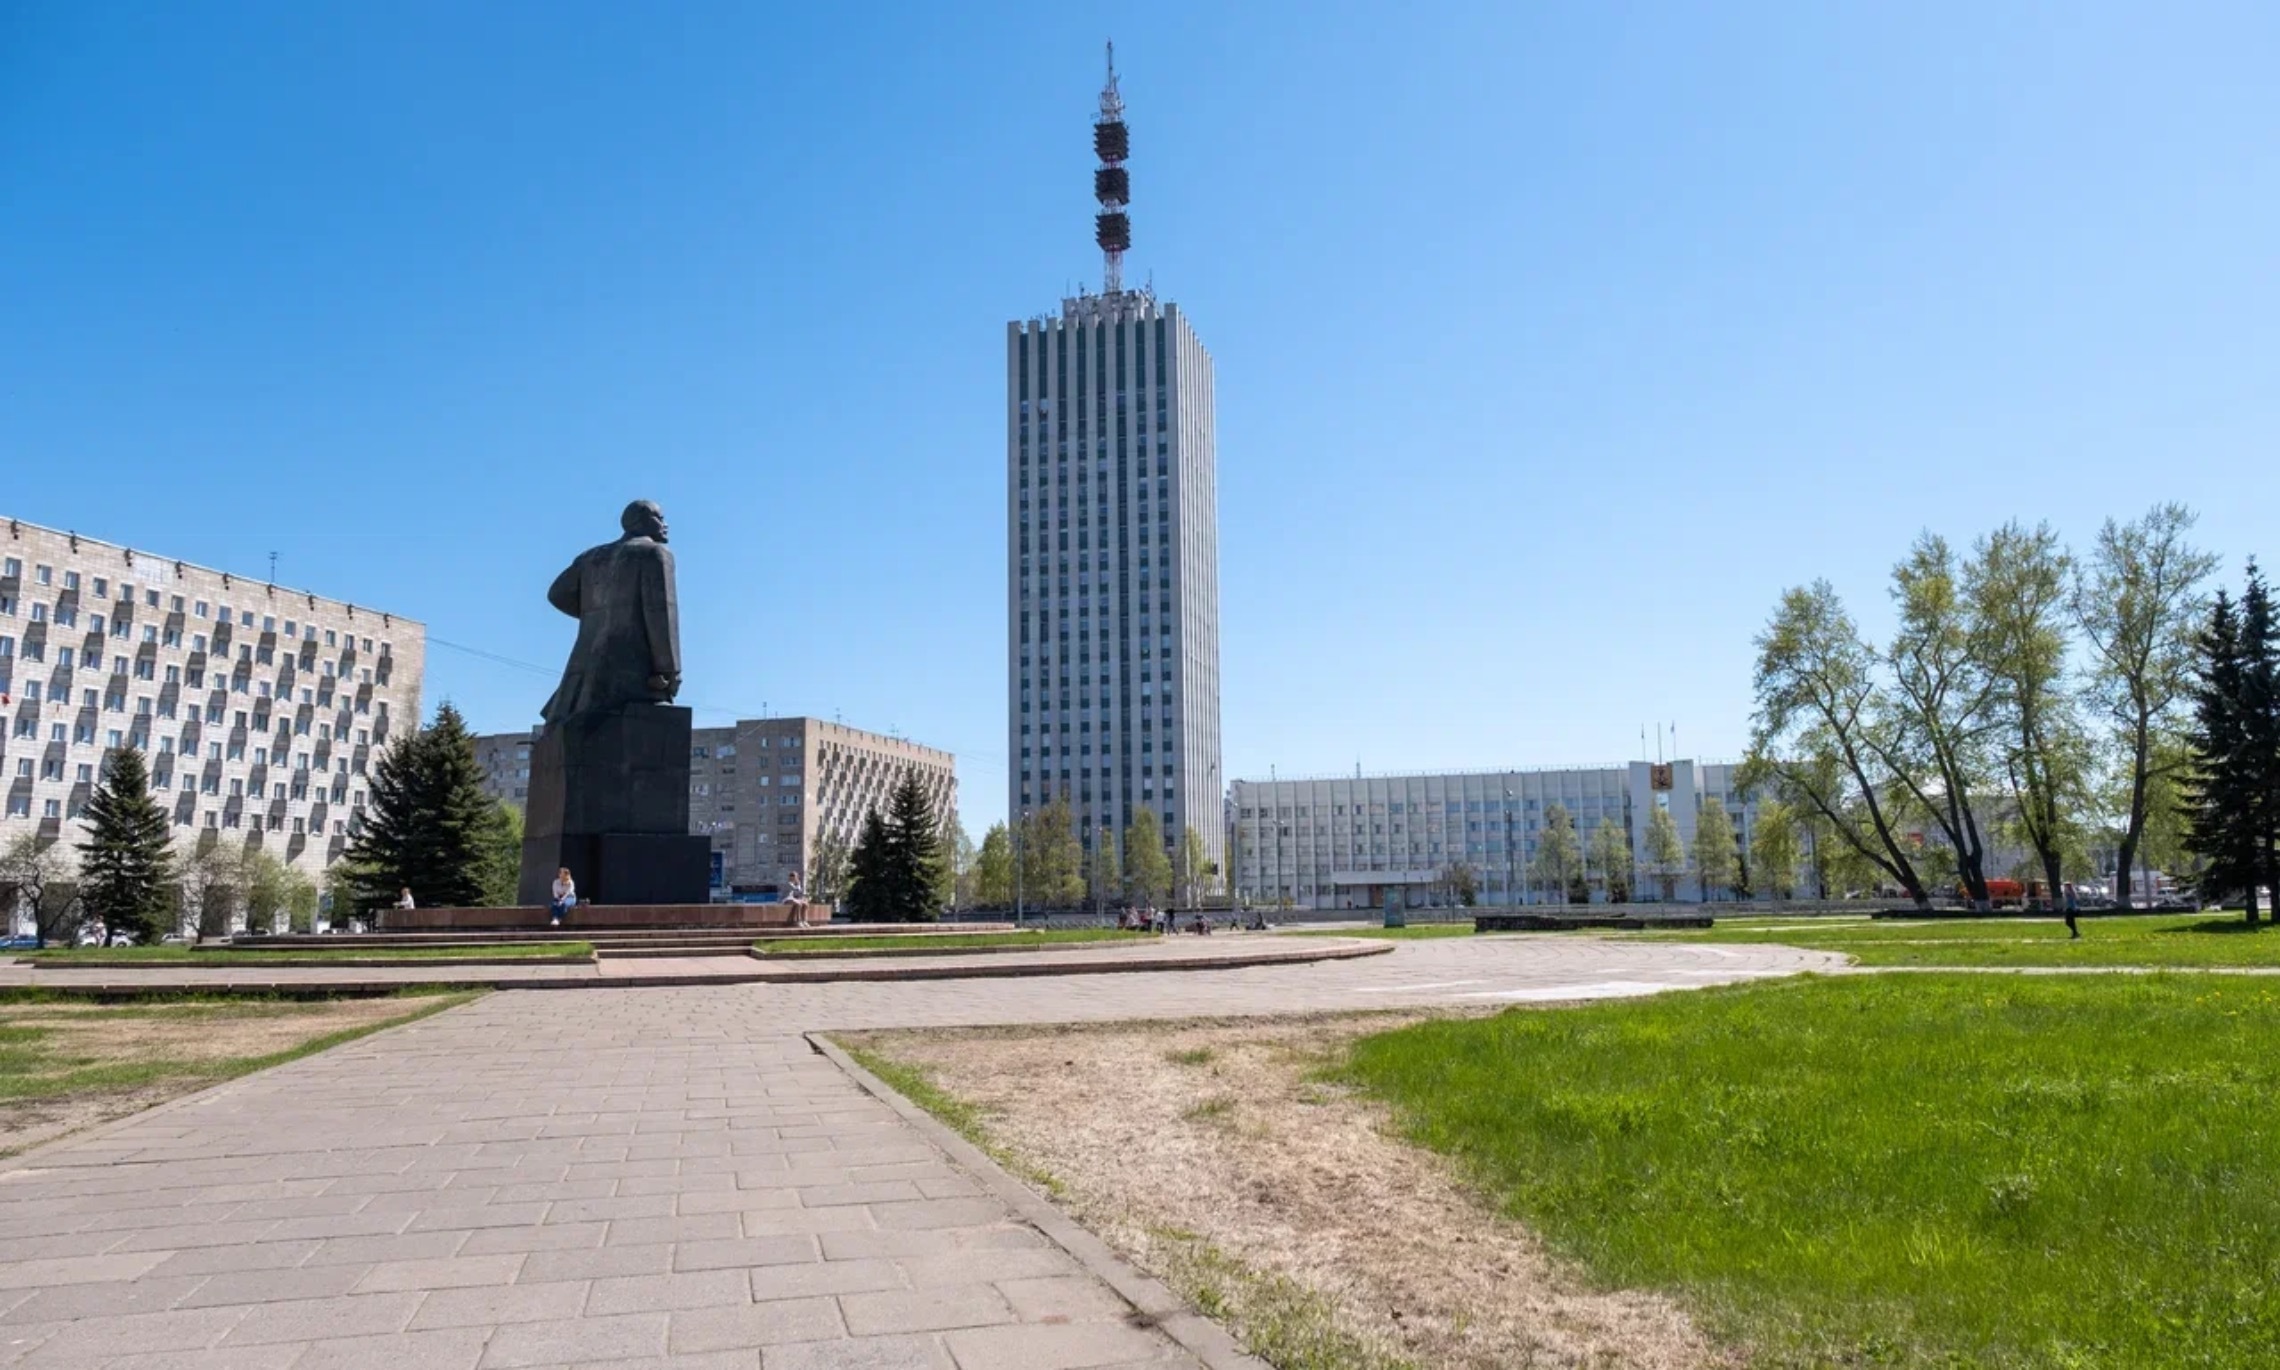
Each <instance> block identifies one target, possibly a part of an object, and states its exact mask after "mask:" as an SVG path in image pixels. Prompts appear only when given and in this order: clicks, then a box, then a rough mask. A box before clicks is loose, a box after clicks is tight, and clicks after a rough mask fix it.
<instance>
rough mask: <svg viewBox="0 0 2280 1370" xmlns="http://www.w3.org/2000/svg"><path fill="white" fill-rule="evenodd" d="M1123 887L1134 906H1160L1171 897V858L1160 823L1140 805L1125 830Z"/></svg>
mask: <svg viewBox="0 0 2280 1370" xmlns="http://www.w3.org/2000/svg"><path fill="white" fill-rule="evenodd" d="M1124 867H1125V869H1124V887H1125V888H1126V889H1127V890H1129V891H1131V894H1132V901H1133V902H1134V903H1136V904H1147V905H1156V904H1161V903H1163V902H1164V901H1165V900H1166V899H1167V898H1168V897H1169V896H1170V894H1171V889H1172V859H1171V857H1170V855H1169V854H1168V853H1166V852H1165V850H1164V828H1163V824H1162V823H1161V822H1159V821H1158V820H1157V818H1156V811H1155V810H1154V809H1152V808H1149V807H1147V806H1146V805H1142V806H1141V807H1140V808H1138V809H1135V810H1133V812H1132V824H1131V826H1129V827H1127V828H1126V829H1125V830H1124Z"/></svg>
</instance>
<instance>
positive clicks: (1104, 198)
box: [1093, 42, 1132, 295]
mask: <svg viewBox="0 0 2280 1370" xmlns="http://www.w3.org/2000/svg"><path fill="white" fill-rule="evenodd" d="M1093 151H1094V153H1096V154H1097V155H1098V156H1099V157H1100V165H1099V166H1098V167H1095V168H1094V169H1093V198H1094V199H1096V200H1098V201H1100V213H1099V214H1098V215H1096V216H1094V218H1093V241H1095V242H1097V243H1099V244H1100V251H1101V258H1102V265H1101V277H1100V293H1101V294H1103V295H1118V294H1122V293H1123V291H1124V254H1125V252H1126V251H1127V250H1129V249H1130V248H1131V246H1132V216H1131V215H1129V214H1127V213H1125V212H1124V211H1125V206H1127V205H1129V204H1130V203H1131V202H1132V177H1131V175H1130V173H1128V172H1126V171H1125V169H1124V159H1125V158H1126V157H1128V156H1130V155H1131V152H1132V134H1131V131H1130V130H1129V129H1127V128H1126V127H1125V126H1124V97H1123V95H1121V94H1119V93H1118V91H1117V89H1116V44H1115V43H1113V42H1112V43H1110V44H1109V45H1108V84H1107V85H1104V86H1102V87H1101V88H1100V117H1098V118H1096V119H1094V120H1093Z"/></svg>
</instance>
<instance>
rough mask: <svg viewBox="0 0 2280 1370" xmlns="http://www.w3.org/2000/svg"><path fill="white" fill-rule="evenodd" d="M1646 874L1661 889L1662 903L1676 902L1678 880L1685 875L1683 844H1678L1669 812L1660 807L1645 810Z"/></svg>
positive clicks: (1676, 831)
mask: <svg viewBox="0 0 2280 1370" xmlns="http://www.w3.org/2000/svg"><path fill="white" fill-rule="evenodd" d="M1647 874H1648V875H1650V876H1652V877H1653V878H1654V881H1655V883H1656V884H1657V885H1658V886H1660V887H1661V891H1662V900H1663V902H1664V903H1666V904H1667V903H1669V902H1671V901H1672V900H1674V899H1676V898H1678V881H1679V877H1681V876H1683V875H1685V874H1686V844H1685V843H1684V842H1681V841H1679V838H1678V824H1677V822H1675V821H1674V820H1673V819H1672V818H1671V816H1670V810H1669V809H1666V808H1664V807H1663V806H1662V805H1660V804H1655V805H1651V806H1649V808H1648V810H1647Z"/></svg>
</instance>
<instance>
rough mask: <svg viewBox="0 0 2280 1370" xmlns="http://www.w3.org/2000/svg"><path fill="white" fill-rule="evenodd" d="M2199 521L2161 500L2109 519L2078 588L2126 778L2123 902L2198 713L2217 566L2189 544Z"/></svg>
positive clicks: (2095, 688)
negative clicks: (2206, 615) (2197, 681)
mask: <svg viewBox="0 0 2280 1370" xmlns="http://www.w3.org/2000/svg"><path fill="white" fill-rule="evenodd" d="M2193 523H2194V517H2193V513H2192V511H2191V510H2189V509H2187V508H2185V507H2184V506H2183V505H2181V504H2160V505H2156V506H2154V507H2153V508H2152V509H2151V510H2149V511H2148V512H2147V513H2146V514H2145V515H2144V516H2143V517H2141V518H2139V519H2137V520H2136V521H2134V522H2131V523H2126V524H2123V523H2116V522H2115V521H2114V520H2112V519H2108V520H2106V524H2105V526H2104V527H2103V528H2101V529H2099V531H2098V541H2097V543H2096V545H2095V546H2094V547H2093V548H2092V549H2091V551H2090V555H2089V556H2088V557H2087V558H2086V559H2085V560H2084V561H2083V562H2082V564H2081V565H2080V566H2079V567H2078V568H2077V569H2076V572H2075V575H2074V580H2073V585H2072V594H2071V608H2072V612H2073V615H2074V620H2075V622H2076V623H2078V624H2079V625H2080V626H2081V628H2082V636H2083V638H2084V640H2085V641H2086V642H2087V643H2088V645H2089V657H2090V679H2089V689H2088V697H2089V700H2090V702H2091V704H2092V705H2093V706H2094V707H2095V708H2096V709H2097V711H2098V713H2099V715H2100V717H2101V718H2102V719H2103V720H2104V722H2105V724H2106V728H2107V734H2108V735H2107V739H2106V741H2107V745H2108V747H2109V748H2110V750H2111V751H2112V752H2113V753H2114V754H2115V755H2116V756H2117V758H2118V765H2117V770H2118V771H2119V773H2120V777H2121V782H2122V783H2121V786H2120V790H2121V793H2120V795H2119V796H2118V797H2119V799H2120V803H2119V805H2118V810H2119V815H2120V823H2119V825H2118V826H2119V829H2120V831H2119V833H2118V834H2117V836H2116V840H2115V843H2114V866H2115V873H2116V879H2115V882H2114V901H2115V902H2116V903H2117V904H2119V905H2121V906H2122V907H2123V908H2128V907H2130V904H2131V880H2130V870H2131V866H2132V863H2133V862H2134V861H2135V860H2136V857H2137V853H2138V848H2139V847H2140V846H2141V845H2142V844H2143V843H2144V842H2145V840H2146V834H2147V828H2148V826H2149V824H2151V823H2152V822H2153V821H2154V820H2153V810H2154V805H2155V802H2156V798H2157V795H2158V793H2159V792H2160V791H2162V790H2163V789H2165V788H2173V786H2171V785H2169V783H2168V782H2170V781H2172V780H2173V779H2174V777H2175V771H2174V770H2172V769H2165V768H2168V767H2175V766H2177V765H2181V764H2183V763H2184V761H2185V757H2184V754H2183V753H2182V751H2181V750H2180V749H2178V748H2176V747H2172V746H2165V745H2164V739H2166V738H2171V737H2174V736H2176V735H2177V734H2178V733H2180V732H2181V731H2182V730H2183V729H2184V727H2185V719H2186V715H2187V714H2188V713H2189V712H2190V701H2191V697H2192V685H2193V662H2194V650H2193V648H2194V637H2195V635H2196V634H2197V633H2198V632H2199V631H2200V628H2201V617H2202V614H2203V612H2204V610H2205V600H2204V598H2203V595H2202V590H2201V587H2202V584H2203V582H2205V581H2206V580H2207V579H2208V577H2209V575H2210V573H2211V572H2212V571H2214V570H2215V569H2216V562H2217V559H2216V557H2215V556H2213V555H2211V554H2210V553H2207V552H2204V551H2201V550H2199V549H2198V548H2195V547H2194V546H2193V545H2192V544H2191V543H2189V542H2188V541H2187V540H2186V535H2187V534H2188V533H2190V532H2191V531H2192V528H2193Z"/></svg>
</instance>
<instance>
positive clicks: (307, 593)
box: [0, 515, 427, 631]
mask: <svg viewBox="0 0 2280 1370" xmlns="http://www.w3.org/2000/svg"><path fill="white" fill-rule="evenodd" d="M0 517H6V516H5V515H0ZM7 523H8V535H9V538H10V539H11V540H14V539H15V538H16V537H17V536H18V535H19V534H21V532H22V531H23V530H24V529H26V528H29V529H31V530H32V531H34V532H37V533H50V534H53V535H54V536H56V537H59V538H70V539H71V540H72V542H73V543H74V544H75V545H76V544H78V543H82V542H87V543H93V544H94V545H95V546H97V547H108V548H110V549H111V550H113V551H116V552H124V553H126V554H127V558H128V561H129V562H130V563H132V561H133V559H134V558H135V557H137V556H146V557H150V558H152V559H153V560H156V561H162V562H165V563H166V564H168V565H170V566H172V567H174V568H175V572H176V574H180V573H181V572H183V571H203V572H205V573H206V574H207V575H210V576H220V577H222V578H223V579H224V580H234V581H242V582H244V583H245V584H247V585H256V586H260V587H261V588H263V589H265V590H272V591H281V592H283V593H285V594H288V595H298V596H300V597H301V598H303V599H314V600H321V601H323V602H324V603H327V604H337V605H339V606H341V607H342V608H344V609H362V610H364V611H365V612H366V613H368V614H378V615H380V616H381V617H382V618H384V619H386V620H388V622H389V623H390V624H391V625H393V624H397V623H408V624H410V625H412V626H413V627H415V628H418V629H421V630H422V631H425V630H426V628H427V623H426V621H425V620H422V619H416V618H411V617H408V616H406V615H404V614H399V613H396V612H395V611H393V610H390V609H376V608H374V607H373V606H371V605H369V604H358V603H357V602H356V601H354V600H348V599H337V598H335V597H333V596H331V595H320V594H318V593H317V592H316V591H314V590H303V589H296V588H295V587H293V586H290V585H279V584H278V583H277V582H275V581H271V580H262V579H260V578H259V577H256V576H243V575H239V574H238V573H237V572H235V571H225V570H222V569H221V568H220V567H218V566H206V565H203V564H201V563H199V562H195V561H184V560H183V559H182V558H180V557H170V556H167V555H166V554H164V553H162V552H153V551H149V550H147V549H143V548H135V547H129V546H127V545H126V544H125V543H123V542H112V541H110V540H108V539H106V538H95V537H89V536H87V535H86V534H84V533H76V532H73V531H72V530H70V529H68V528H50V527H48V526H47V525H46V524H44V523H33V522H32V521H31V520H29V519H20V518H7Z"/></svg>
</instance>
